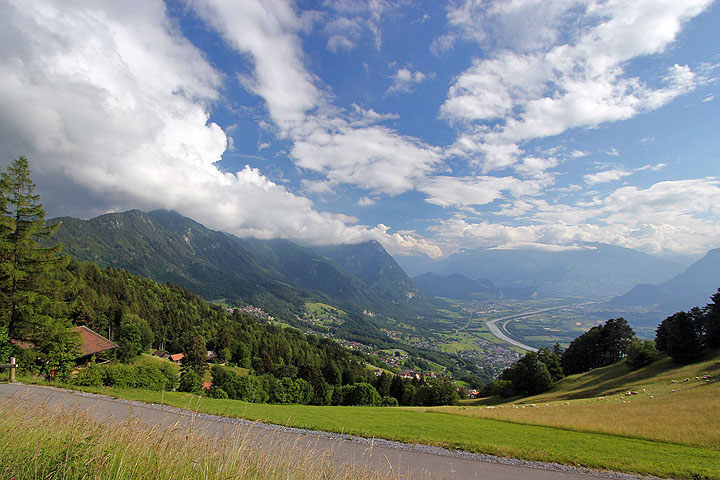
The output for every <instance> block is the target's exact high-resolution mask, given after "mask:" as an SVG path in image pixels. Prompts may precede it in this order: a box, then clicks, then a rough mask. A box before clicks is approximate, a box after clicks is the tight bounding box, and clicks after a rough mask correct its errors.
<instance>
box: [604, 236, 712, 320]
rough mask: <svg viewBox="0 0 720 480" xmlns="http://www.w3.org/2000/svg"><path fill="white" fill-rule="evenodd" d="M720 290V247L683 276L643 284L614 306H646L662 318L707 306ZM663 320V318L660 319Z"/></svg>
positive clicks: (682, 274)
mask: <svg viewBox="0 0 720 480" xmlns="http://www.w3.org/2000/svg"><path fill="white" fill-rule="evenodd" d="M718 287H720V248H716V249H713V250H710V251H709V252H708V253H707V254H706V255H705V256H704V257H702V258H701V259H700V260H698V261H697V262H695V263H693V264H692V265H690V266H689V267H688V268H687V269H686V270H685V271H683V272H682V273H680V274H678V275H676V276H674V277H672V278H671V279H669V280H667V281H665V282H661V283H654V284H649V283H643V284H639V285H637V286H635V287H634V288H633V289H631V290H630V291H629V292H627V293H625V294H624V295H620V296H617V297H615V298H613V299H612V300H611V301H610V302H608V304H609V305H611V306H614V307H638V306H643V307H646V308H647V309H649V310H651V311H653V312H657V313H659V314H660V315H662V316H667V315H671V314H673V313H675V312H678V311H686V310H689V309H691V308H692V307H695V306H700V307H702V306H704V305H705V304H707V303H708V302H709V300H710V296H711V295H712V294H714V293H715V292H716V291H717V289H718ZM660 318H662V317H660Z"/></svg>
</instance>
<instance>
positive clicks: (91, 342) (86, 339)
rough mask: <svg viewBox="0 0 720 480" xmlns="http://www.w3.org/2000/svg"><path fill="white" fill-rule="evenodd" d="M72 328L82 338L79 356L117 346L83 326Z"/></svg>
mask: <svg viewBox="0 0 720 480" xmlns="http://www.w3.org/2000/svg"><path fill="white" fill-rule="evenodd" d="M74 330H75V331H76V332H78V333H80V337H81V339H82V345H81V346H80V350H81V351H82V355H81V356H83V357H85V356H87V355H94V354H96V353H100V352H105V351H107V350H112V349H113V348H117V347H118V345H117V344H116V343H114V342H111V341H110V340H108V339H107V338H105V337H103V336H102V335H100V334H98V333H95V332H93V331H92V330H90V329H89V328H87V327H85V326H79V327H75V328H74Z"/></svg>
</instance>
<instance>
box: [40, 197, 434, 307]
mask: <svg viewBox="0 0 720 480" xmlns="http://www.w3.org/2000/svg"><path fill="white" fill-rule="evenodd" d="M49 223H60V224H61V225H60V227H59V229H58V231H57V233H56V235H55V237H54V241H60V242H61V243H62V245H63V251H64V252H66V253H68V254H70V255H72V256H73V257H75V258H77V259H80V260H85V261H91V262H94V263H97V264H98V265H100V266H111V267H117V268H123V269H125V270H128V271H129V272H131V273H134V274H138V275H143V276H146V277H149V278H152V279H154V280H156V281H159V282H168V281H169V282H172V283H175V284H177V285H180V286H182V287H185V288H187V289H189V290H191V291H193V292H195V293H197V294H199V295H201V296H203V297H205V298H207V299H210V300H225V301H227V302H228V303H230V304H238V305H240V304H245V303H251V304H255V305H262V306H263V307H264V308H266V309H270V310H272V311H273V312H274V313H275V314H281V313H283V312H285V313H286V314H288V315H291V316H292V315H294V314H297V313H299V312H300V311H301V310H302V308H303V307H304V304H305V302H306V301H308V300H314V301H325V302H328V303H331V304H334V305H336V306H339V307H342V308H346V309H355V310H357V311H370V312H372V311H382V312H383V313H385V314H392V315H400V316H414V315H416V314H417V313H418V312H424V313H427V312H428V311H431V310H432V308H433V307H432V305H431V299H430V298H429V297H427V296H426V295H425V294H423V293H422V291H421V290H420V289H418V288H417V287H416V286H415V285H414V284H413V282H412V280H410V278H409V277H408V276H407V275H406V274H405V272H404V271H403V270H402V269H401V268H400V267H399V266H398V264H397V263H396V262H395V260H394V259H393V257H391V256H390V255H389V254H388V253H387V252H386V251H385V249H384V248H383V247H382V246H381V245H380V244H379V243H377V242H369V243H362V244H358V245H341V246H335V247H324V248H318V249H316V250H313V249H310V248H306V247H303V246H300V245H297V244H295V243H293V242H290V241H287V240H281V239H276V240H257V239H241V238H238V237H235V236H233V235H230V234H227V233H223V232H218V231H214V230H210V229H208V228H206V227H204V226H203V225H201V224H200V223H197V222H195V221H194V220H192V219H189V218H187V217H184V216H182V215H180V214H178V213H177V212H173V211H167V210H156V211H152V212H149V213H145V212H141V211H139V210H131V211H128V212H122V213H110V214H106V215H101V216H99V217H96V218H93V219H90V220H79V219H76V218H71V217H62V218H56V219H52V220H50V221H49Z"/></svg>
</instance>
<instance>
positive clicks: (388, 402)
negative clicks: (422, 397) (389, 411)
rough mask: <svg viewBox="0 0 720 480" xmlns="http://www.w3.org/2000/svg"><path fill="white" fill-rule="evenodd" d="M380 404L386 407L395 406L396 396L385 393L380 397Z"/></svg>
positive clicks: (396, 402) (396, 404) (396, 403)
mask: <svg viewBox="0 0 720 480" xmlns="http://www.w3.org/2000/svg"><path fill="white" fill-rule="evenodd" d="M380 404H381V405H385V406H387V407H397V406H398V401H397V398H395V397H391V396H390V395H385V396H384V397H382V400H381V402H380Z"/></svg>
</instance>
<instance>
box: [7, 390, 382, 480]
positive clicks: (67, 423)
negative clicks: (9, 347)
mask: <svg viewBox="0 0 720 480" xmlns="http://www.w3.org/2000/svg"><path fill="white" fill-rule="evenodd" d="M0 414H1V417H0V478H3V479H16V480H21V479H108V480H111V479H112V480H130V479H133V480H134V479H153V480H154V479H157V480H172V479H199V480H200V479H202V480H211V479H229V478H232V479H238V480H246V479H247V480H250V479H253V480H255V479H259V480H265V479H300V480H303V479H307V480H314V479H344V480H370V479H383V478H391V477H385V476H383V474H378V473H371V472H369V471H367V470H365V469H363V468H360V467H353V466H349V465H338V464H337V463H336V462H335V461H334V460H333V458H332V457H331V455H329V454H326V453H323V452H321V451H311V450H307V449H302V448H300V447H299V446H294V447H288V446H286V445H275V446H273V445H269V446H268V445H262V446H258V445H255V444H252V443H251V442H249V441H248V437H247V436H246V434H242V433H240V432H239V430H238V433H235V434H233V435H231V436H230V438H228V439H221V438H218V437H211V436H207V435H201V434H197V433H188V432H187V431H186V430H184V429H174V428H172V427H171V428H166V429H161V428H157V427H156V428H149V427H147V426H145V425H143V424H141V423H138V422H136V421H125V422H123V423H120V424H113V425H101V424H99V423H97V422H95V421H93V420H91V419H89V418H88V417H87V416H86V415H84V414H82V413H80V412H77V411H71V410H66V409H57V410H55V411H48V410H46V409H45V408H38V406H37V405H35V406H30V405H26V404H23V403H22V402H20V403H18V400H16V399H13V400H12V403H11V400H4V401H2V402H0Z"/></svg>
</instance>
